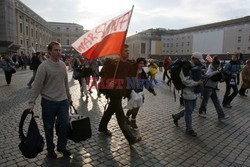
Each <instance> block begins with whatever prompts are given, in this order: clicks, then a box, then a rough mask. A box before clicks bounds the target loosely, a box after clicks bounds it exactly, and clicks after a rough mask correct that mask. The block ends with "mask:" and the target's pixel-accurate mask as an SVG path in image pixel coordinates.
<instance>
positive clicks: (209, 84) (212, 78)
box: [199, 56, 228, 120]
mask: <svg viewBox="0 0 250 167" xmlns="http://www.w3.org/2000/svg"><path fill="white" fill-rule="evenodd" d="M219 66H220V61H219V58H218V56H215V57H213V61H212V63H211V64H210V65H209V66H208V70H207V72H206V78H207V80H206V81H204V85H205V90H204V97H203V100H202V102H201V106H200V109H199V116H200V117H203V118H206V117H207V115H206V110H207V103H208V99H209V98H210V97H211V99H212V101H213V103H214V106H215V109H216V112H217V114H218V118H219V119H220V120H223V119H227V118H228V116H227V115H225V113H224V111H223V109H222V107H221V105H220V102H219V99H218V96H217V93H216V88H217V86H218V81H220V80H221V79H222V75H221V73H220V72H219V70H218V68H219Z"/></svg>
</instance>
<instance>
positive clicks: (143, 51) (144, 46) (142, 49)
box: [141, 43, 146, 54]
mask: <svg viewBox="0 0 250 167" xmlns="http://www.w3.org/2000/svg"><path fill="white" fill-rule="evenodd" d="M141 53H142V54H145V53H146V43H141Z"/></svg>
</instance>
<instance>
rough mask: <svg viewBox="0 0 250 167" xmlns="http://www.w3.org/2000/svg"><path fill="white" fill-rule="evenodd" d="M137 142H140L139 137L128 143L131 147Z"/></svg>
mask: <svg viewBox="0 0 250 167" xmlns="http://www.w3.org/2000/svg"><path fill="white" fill-rule="evenodd" d="M139 141H141V137H136V138H135V139H134V140H133V141H131V142H129V145H133V144H135V143H138V142H139Z"/></svg>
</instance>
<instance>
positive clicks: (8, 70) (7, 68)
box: [2, 55, 15, 86]
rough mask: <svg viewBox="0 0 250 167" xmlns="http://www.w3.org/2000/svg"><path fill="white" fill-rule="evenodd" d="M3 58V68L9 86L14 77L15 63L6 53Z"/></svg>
mask: <svg viewBox="0 0 250 167" xmlns="http://www.w3.org/2000/svg"><path fill="white" fill-rule="evenodd" d="M3 59H4V60H3V62H2V68H3V71H4V75H5V80H6V82H7V85H8V86H9V85H10V83H11V78H12V74H13V69H14V66H15V63H14V62H13V61H12V60H11V59H10V57H9V56H8V55H5V56H4V58H3Z"/></svg>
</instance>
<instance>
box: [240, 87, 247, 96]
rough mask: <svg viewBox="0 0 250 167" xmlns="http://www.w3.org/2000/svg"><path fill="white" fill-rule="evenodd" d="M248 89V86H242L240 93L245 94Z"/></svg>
mask: <svg viewBox="0 0 250 167" xmlns="http://www.w3.org/2000/svg"><path fill="white" fill-rule="evenodd" d="M246 90H247V89H246V88H242V87H241V88H240V90H239V94H240V95H245V93H246Z"/></svg>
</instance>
